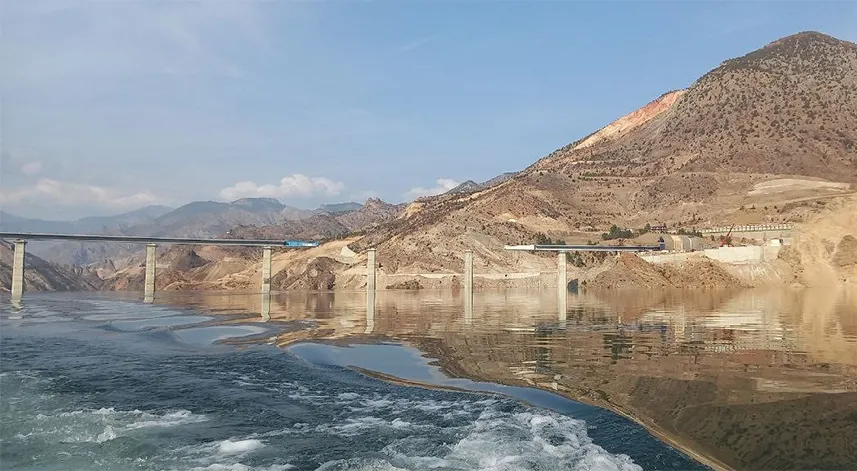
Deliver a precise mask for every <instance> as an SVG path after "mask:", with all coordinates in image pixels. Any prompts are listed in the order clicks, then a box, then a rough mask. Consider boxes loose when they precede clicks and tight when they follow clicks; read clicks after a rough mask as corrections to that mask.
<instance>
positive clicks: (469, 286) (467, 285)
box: [464, 250, 473, 293]
mask: <svg viewBox="0 0 857 471" xmlns="http://www.w3.org/2000/svg"><path fill="white" fill-rule="evenodd" d="M464 292H465V293H467V292H470V293H473V252H472V251H470V250H468V251H467V252H464Z"/></svg>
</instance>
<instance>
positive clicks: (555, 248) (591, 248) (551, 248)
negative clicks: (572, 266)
mask: <svg viewBox="0 0 857 471" xmlns="http://www.w3.org/2000/svg"><path fill="white" fill-rule="evenodd" d="M504 248H505V249H506V250H523V251H526V252H647V251H651V250H661V247H660V246H658V245H507V246H505V247H504Z"/></svg>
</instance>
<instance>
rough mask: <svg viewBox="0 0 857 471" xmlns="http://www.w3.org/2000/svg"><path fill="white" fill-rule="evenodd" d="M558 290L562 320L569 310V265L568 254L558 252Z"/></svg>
mask: <svg viewBox="0 0 857 471" xmlns="http://www.w3.org/2000/svg"><path fill="white" fill-rule="evenodd" d="M556 262H557V263H556V265H557V271H556V289H557V303H558V306H557V309H558V312H559V316H560V318H561V319H564V318H565V315H566V311H567V310H568V309H567V307H568V271H567V270H566V267H567V265H568V258H567V252H557V259H556Z"/></svg>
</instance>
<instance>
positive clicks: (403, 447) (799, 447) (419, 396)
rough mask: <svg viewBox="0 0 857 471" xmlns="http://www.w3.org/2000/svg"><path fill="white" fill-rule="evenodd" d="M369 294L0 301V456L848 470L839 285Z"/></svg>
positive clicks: (855, 332) (850, 337)
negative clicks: (611, 292)
mask: <svg viewBox="0 0 857 471" xmlns="http://www.w3.org/2000/svg"><path fill="white" fill-rule="evenodd" d="M374 301H375V302H374V303H373V305H374V307H367V297H366V295H365V293H336V294H333V293H316V294H310V293H288V294H281V295H275V296H271V297H267V298H262V297H260V296H259V295H237V294H200V293H159V296H158V298H157V300H156V303H155V304H142V303H140V302H138V301H137V300H136V297H135V296H134V295H130V294H98V295H92V294H89V295H82V294H81V295H68V294H42V295H39V294H28V295H27V296H26V297H25V299H24V303H23V305H22V306H20V307H13V306H11V305H10V303H9V301H8V298H6V299H0V328H1V329H2V352H1V353H2V363H0V370H2V373H0V418H2V426H0V468H2V469H4V470H5V469H39V470H53V469H56V470H67V469H176V470H184V469H205V470H227V469H229V470H231V469H234V470H250V469H260V470H278V469H509V470H511V469H533V470H551V469H629V470H630V469H705V468H706V466H705V465H703V464H701V463H702V462H706V463H711V464H713V465H718V464H723V465H725V466H730V467H737V468H756V469H760V468H764V469H781V468H795V469H807V468H814V469H819V468H827V469H854V468H855V467H857V447H855V445H854V440H853V437H855V436H857V392H855V391H857V296H855V294H854V293H849V292H811V291H808V292H802V293H798V292H758V291H744V292H736V293H707V294H706V293H696V294H682V293H647V294H636V295H623V296H611V297H605V296H595V295H581V296H573V295H571V296H569V299H568V306H567V309H566V310H565V311H564V312H559V311H558V308H557V302H556V296H555V293H552V292H539V291H508V292H496V293H492V292H487V293H476V295H475V296H474V299H473V302H472V305H471V304H470V303H464V302H463V299H462V297H461V296H460V295H459V294H458V293H450V292H430V291H423V292H379V293H378V294H377V296H376V299H375V300H374ZM378 377H382V378H384V379H378ZM416 384H420V385H423V386H425V387H422V386H416ZM569 398H572V399H575V400H571V399H569ZM620 414H621V415H620ZM625 416H627V417H632V418H634V419H635V420H636V421H639V422H641V423H643V424H645V425H646V427H648V428H649V429H650V430H651V431H653V433H654V435H653V434H652V433H649V432H648V431H647V430H646V428H643V427H642V426H640V425H638V423H636V422H635V421H632V420H630V419H629V418H625ZM656 436H657V437H660V439H659V438H656ZM666 443H672V444H674V445H675V447H673V446H670V445H667V444H666ZM677 449H683V450H686V452H687V453H682V452H679V451H677ZM690 456H694V457H696V458H697V459H693V458H691V457H690Z"/></svg>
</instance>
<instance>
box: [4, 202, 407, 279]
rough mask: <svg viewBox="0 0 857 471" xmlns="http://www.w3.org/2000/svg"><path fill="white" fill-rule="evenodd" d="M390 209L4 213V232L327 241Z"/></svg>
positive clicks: (117, 247)
mask: <svg viewBox="0 0 857 471" xmlns="http://www.w3.org/2000/svg"><path fill="white" fill-rule="evenodd" d="M364 206H365V207H366V209H364ZM402 207H403V206H401V207H398V208H399V209H401V208H402ZM390 208H397V206H395V205H388V204H387V203H384V202H383V201H381V200H378V199H370V200H369V201H367V203H366V205H362V204H359V203H354V202H348V203H338V204H327V205H321V206H320V207H319V208H318V209H315V210H305V209H299V208H295V207H292V206H288V205H284V204H282V203H281V202H280V201H278V200H276V199H273V198H244V199H239V200H236V201H233V202H231V203H222V202H216V201H195V202H191V203H188V204H185V205H183V206H180V207H178V208H175V209H172V208H168V207H165V206H147V207H145V208H141V209H138V210H135V211H131V212H128V213H123V214H119V215H115V216H100V217H87V218H83V219H79V220H75V221H46V220H41V219H27V218H22V217H18V216H15V215H12V214H8V213H4V212H0V230H2V231H7V232H55V233H65V234H113V235H129V236H152V237H192V238H217V237H222V236H224V234H226V233H227V232H228V231H230V230H231V229H235V228H239V227H248V226H252V227H273V226H276V227H280V230H279V233H281V234H288V236H289V237H298V236H300V237H306V238H311V239H326V238H329V237H336V236H340V235H342V234H343V233H348V232H350V231H352V230H360V229H362V228H363V227H364V226H367V225H371V224H374V223H377V222H380V221H382V220H383V219H384V218H385V217H388V216H390V214H389V213H390V211H391V209H390ZM392 211H393V212H395V211H396V210H395V209H393V210H392ZM338 219H342V221H343V222H339V221H338ZM27 249H28V251H29V252H31V253H32V254H34V255H38V256H40V257H42V258H45V259H46V260H48V261H51V262H55V263H58V264H62V265H75V266H81V265H88V264H92V263H99V262H102V261H105V260H115V259H119V258H124V257H128V256H131V255H133V254H137V253H140V251H141V250H142V249H141V247H140V246H139V245H135V244H116V243H93V242H87V243H79V242H59V243H58V242H49V241H48V242H31V243H30V244H29V245H28V247H27Z"/></svg>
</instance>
